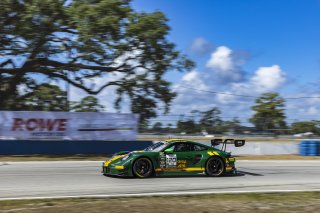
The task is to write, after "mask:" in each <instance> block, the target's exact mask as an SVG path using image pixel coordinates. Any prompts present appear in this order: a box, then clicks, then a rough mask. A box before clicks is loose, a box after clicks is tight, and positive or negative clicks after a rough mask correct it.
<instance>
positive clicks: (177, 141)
mask: <svg viewBox="0 0 320 213" xmlns="http://www.w3.org/2000/svg"><path fill="white" fill-rule="evenodd" d="M165 142H167V143H180V142H185V143H193V144H199V145H203V146H207V147H210V146H208V145H206V144H202V143H199V142H195V141H190V140H186V139H168V140H165Z"/></svg>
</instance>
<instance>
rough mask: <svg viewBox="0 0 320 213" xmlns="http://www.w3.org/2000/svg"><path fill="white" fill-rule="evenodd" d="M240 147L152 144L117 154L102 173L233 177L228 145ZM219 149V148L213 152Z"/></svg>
mask: <svg viewBox="0 0 320 213" xmlns="http://www.w3.org/2000/svg"><path fill="white" fill-rule="evenodd" d="M230 143H232V144H234V145H235V146H236V147H239V146H243V145H244V144H245V140H234V139H225V140H222V139H214V140H212V141H211V145H212V146H208V145H205V144H201V143H197V142H193V141H189V140H182V139H171V140H166V141H161V142H157V143H154V144H153V145H151V146H149V147H147V148H146V149H144V150H140V151H132V152H129V151H124V152H118V153H116V154H114V155H113V156H112V158H111V159H110V160H107V161H105V162H103V165H102V173H103V174H104V175H110V176H113V175H115V176H133V177H138V178H147V177H150V176H152V175H156V176H161V175H186V174H193V175H194V174H206V175H208V176H221V175H223V174H225V173H235V172H236V167H235V158H234V157H232V156H231V153H230V152H227V151H226V146H227V144H230ZM218 145H222V147H221V148H215V147H216V146H218Z"/></svg>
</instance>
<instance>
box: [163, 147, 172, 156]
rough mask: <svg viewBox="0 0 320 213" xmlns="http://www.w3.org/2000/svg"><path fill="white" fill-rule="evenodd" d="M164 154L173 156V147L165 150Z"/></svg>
mask: <svg viewBox="0 0 320 213" xmlns="http://www.w3.org/2000/svg"><path fill="white" fill-rule="evenodd" d="M163 152H164V154H173V149H172V147H170V148H168V149H166V150H164V151H163Z"/></svg>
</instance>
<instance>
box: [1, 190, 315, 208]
mask: <svg viewBox="0 0 320 213" xmlns="http://www.w3.org/2000/svg"><path fill="white" fill-rule="evenodd" d="M319 208H320V192H309V193H307V192H305V193H272V194H256V193H253V194H229V195H228V194H225V195H201V196H174V197H173V196H166V197H165V196H162V197H137V198H109V199H52V200H22V201H0V212H3V213H5V212H23V213H31V212H32V213H56V212H60V213H62V212H68V213H75V212H99V213H100V212H112V213H120V212H130V213H134V212H153V213H159V212H166V213H171V212H172V213H173V212H174V213H194V212H197V213H198V212H201V213H206V212H207V213H209V212H239V213H243V212H250V213H251V212H259V213H265V212H284V213H285V212H318V211H319Z"/></svg>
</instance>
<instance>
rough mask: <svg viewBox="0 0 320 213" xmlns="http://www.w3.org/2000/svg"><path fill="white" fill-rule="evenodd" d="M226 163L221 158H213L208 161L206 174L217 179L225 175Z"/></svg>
mask: <svg viewBox="0 0 320 213" xmlns="http://www.w3.org/2000/svg"><path fill="white" fill-rule="evenodd" d="M224 170H225V168H224V163H223V161H222V159H221V158H219V157H212V158H210V159H209V160H208V161H207V164H206V173H207V175H209V176H213V177H217V176H221V175H223V173H224Z"/></svg>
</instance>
